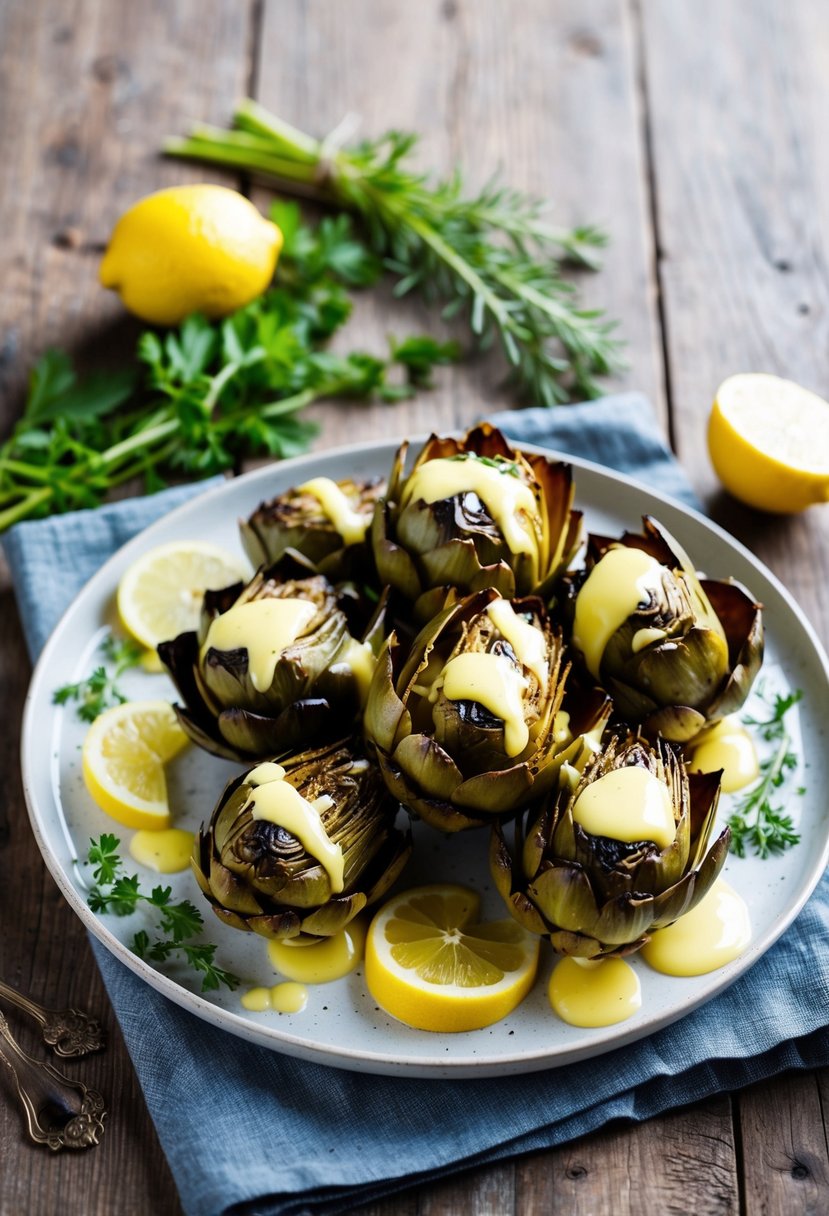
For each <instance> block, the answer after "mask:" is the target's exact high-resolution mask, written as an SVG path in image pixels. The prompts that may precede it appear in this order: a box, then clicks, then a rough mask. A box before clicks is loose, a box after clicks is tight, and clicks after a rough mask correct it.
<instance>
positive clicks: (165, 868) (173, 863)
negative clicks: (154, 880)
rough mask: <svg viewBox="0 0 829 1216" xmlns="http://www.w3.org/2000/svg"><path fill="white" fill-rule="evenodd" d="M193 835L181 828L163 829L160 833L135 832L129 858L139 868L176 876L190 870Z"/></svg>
mask: <svg viewBox="0 0 829 1216" xmlns="http://www.w3.org/2000/svg"><path fill="white" fill-rule="evenodd" d="M192 852H193V833H192V832H185V831H184V829H183V828H164V829H162V830H161V831H160V832H151V831H141V832H136V833H135V835H134V836H133V838H132V840H131V841H130V856H131V857H132V859H133V860H134V861H137V862H138V864H139V865H140V866H146V868H147V869H148V870H155V871H156V872H157V873H158V874H178V873H180V872H181V871H182V870H188V869H189V868H190V856H191V854H192Z"/></svg>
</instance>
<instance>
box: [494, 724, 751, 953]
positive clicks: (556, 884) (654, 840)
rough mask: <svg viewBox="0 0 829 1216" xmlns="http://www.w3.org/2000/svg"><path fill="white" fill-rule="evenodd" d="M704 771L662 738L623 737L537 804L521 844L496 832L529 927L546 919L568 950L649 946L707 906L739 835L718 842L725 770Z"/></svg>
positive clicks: (513, 899) (506, 889) (509, 898)
mask: <svg viewBox="0 0 829 1216" xmlns="http://www.w3.org/2000/svg"><path fill="white" fill-rule="evenodd" d="M696 777H697V775H696V774H692V775H691V777H690V778H689V775H688V773H687V772H686V769H685V765H684V762H683V760H682V758H681V756H680V755H679V753H678V751H677V750H676V749H675V748H673V747H672V746H671V745H670V744H669V743H666V742H664V741H663V740H661V739H660V740H658V741H657V742H656V743H655V744H650V743H649V742H648V741H647V740H645V739H642V738H638V737H636V736H633V735H627V736H621V735H618V734H617V735H613V736H611V737H610V739H609V740H608V741H607V743H606V744H605V746H604V748H603V750H602V751H601V752H596V753H594V754H593V755H592V756H591V758H590V759H589V760H588V761H587V763H586V765H585V767H584V771H583V772H582V774H581V775H580V776H579V778H578V780H577V781H575V782H574V783H572V784H569V783H566V784H563V785H562V788H561V790H560V791H559V793H558V795H557V796H556V797H554V798H550V799H548V800H547V801H546V802H545V803H544V804H543V805H542V806H541V809H540V810H539V811H537V812H528V814H527V820H528V823H527V827H526V830H524V828H523V825H522V826H521V827H520V829H517V831H516V841H515V847H514V849H513V850H512V852H511V851H510V849H509V846H508V844H507V841H506V837H505V835H504V832H503V830H502V829H501V828H500V827H496V828H495V829H494V831H493V841H492V845H491V848H490V867H491V870H492V875H493V880H494V882H495V885H496V887H497V888H498V891H499V893H500V894H501V896H502V898H503V899H504V900H505V902H506V904H507V906H508V907H509V908H510V911H511V912H512V914H513V915H514V916H516V919H518V920H519V921H520V923H521V924H524V925H525V926H527V925H528V924H529V923H530V922H531V921H532V920H533V919H534V917H535V916H537V917H538V918H540V920H541V922H542V924H543V930H542V932H543V933H545V934H546V935H547V936H549V938H550V941H551V942H552V944H553V946H554V947H555V949H556V950H559V951H560V952H562V953H565V954H574V955H578V956H581V957H584V958H596V957H598V956H599V955H605V954H627V953H630V952H631V951H632V950H636V949H639V947H640V946H642V945H644V943H645V941H646V940H647V938H648V935H649V934H650V933H651V932H652V931H653V930H654V929H655V928H659V927H661V926H662V925H663V924H665V923H668V922H669V921H670V920H671V919H676V917H677V916H679V915H682V914H683V912H685V911H689V910H690V909H691V908H692V907H693V906H695V904H696V903H697V902H698V901H699V900H700V899H701V898H702V896H703V895H704V894H705V892H706V891H707V890H709V889H710V887H711V885H712V884H713V882H714V880H715V879H716V877H717V874H718V873H719V871H720V869H721V867H722V863H723V860H724V857H725V853H724V852H723V848H724V847H725V848H727V841H726V842H725V845H724V844H723V838H722V837H721V838H720V839H719V840H718V841H717V842H716V844H715V845H714V846H713V847H712V848H711V849H710V850H708V841H709V837H710V833H711V830H712V827H713V823H714V818H715V815H716V806H717V798H718V794H719V775H718V774H717V775H713V776H712V775H711V774H706V775H705V778H704V780H703V781H699V780H697V779H696ZM527 902H529V904H531V905H532V909H533V911H531V912H529V913H528V910H527V906H526V905H527Z"/></svg>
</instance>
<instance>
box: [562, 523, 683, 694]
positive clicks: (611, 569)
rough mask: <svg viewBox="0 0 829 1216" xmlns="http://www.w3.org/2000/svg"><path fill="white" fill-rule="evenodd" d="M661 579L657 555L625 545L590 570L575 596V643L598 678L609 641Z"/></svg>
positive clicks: (611, 551) (643, 603)
mask: <svg viewBox="0 0 829 1216" xmlns="http://www.w3.org/2000/svg"><path fill="white" fill-rule="evenodd" d="M661 579H662V566H661V565H660V564H659V562H658V561H657V560H656V559H655V558H653V557H651V556H650V554H648V553H644V552H643V551H642V550H641V549H630V548H627V547H622V546H619V547H618V548H611V549H608V551H607V553H605V555H604V557H603V558H601V560H600V561H598V562H597V563H596V565H595V566H594V567H593V569H592V570H591V571H590V573H589V575H588V576H587V578H586V579H585V581H584V585H583V586H582V588H581V590H580V591H579V593H578V596H577V597H576V611H575V616H574V619H573V642H574V644H575V645H576V646H577V647H578V649H579V650H580V651H581V652H582V654H583V655H584V661H585V663H586V664H587V669H588V671H589V672H590V673H591V675H593V676H595V677H596V679H598V678H599V674H600V671H599V669H600V667H601V663H602V656H603V654H604V652H605V647H606V646H607V643H608V642H609V641H610V639H611V638H612V637H613V635H614V633H615V632H616V630H617V629H619V628H620V627H621V626H622V625H624V623H625V621H626V620H627V619H628V617H629V616H631V615H632V614H633V613H634V612H636V609H637V608H639V607H640V606H644V605H646V604H648V602H649V600H650V591H651V589H657V588H658V587H659V586H660V583H661ZM640 632H642V631H641V630H640Z"/></svg>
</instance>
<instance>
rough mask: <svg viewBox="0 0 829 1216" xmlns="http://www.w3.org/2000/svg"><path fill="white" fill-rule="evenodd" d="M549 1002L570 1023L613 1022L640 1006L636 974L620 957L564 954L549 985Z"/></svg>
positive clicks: (640, 997) (608, 1023) (639, 992)
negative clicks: (593, 957)
mask: <svg viewBox="0 0 829 1216" xmlns="http://www.w3.org/2000/svg"><path fill="white" fill-rule="evenodd" d="M548 996H549V998H550V1004H551V1005H552V1007H553V1009H554V1011H555V1012H556V1013H557V1014H558V1016H559V1017H560V1018H561V1019H562V1020H563V1021H565V1022H568V1023H569V1024H570V1025H571V1026H583V1027H585V1028H593V1027H596V1026H614V1025H615V1024H616V1023H617V1022H624V1021H625V1020H626V1019H627V1018H630V1017H633V1015H634V1014H635V1013H637V1012H638V1011H639V1010H640V1009H641V1007H642V988H641V985H640V983H639V976H638V975H637V974H636V972H635V971H634V970H633V968H632V967H631V966H630V965H629V964H628V963H626V962H625V961H624V959H621V958H606V959H598V960H594V959H580V958H563V959H562V960H561V961H560V962H559V963H557V964H556V966H555V968H554V970H553V974H552V976H551V977H550V985H549V988H548Z"/></svg>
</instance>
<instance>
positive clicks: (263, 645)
mask: <svg viewBox="0 0 829 1216" xmlns="http://www.w3.org/2000/svg"><path fill="white" fill-rule="evenodd" d="M316 612H317V609H316V607H315V606H314V605H313V604H312V603H310V602H309V601H308V600H299V599H287V598H286V599H278V598H277V599H263V600H250V601H248V602H247V603H245V604H237V605H235V606H234V607H233V608H229V609H228V611H227V612H223V613H222V615H221V616H217V617H216V619H215V621H213V622H212V624H211V625H210V628H209V629H208V631H207V637H206V638H205V641H204V645H203V646H202V649H201V654H202V658H204V656H205V655H206V654H207V652H208V650H211V649H212V650H225V651H227V650H241V649H244V650H247V652H248V674H249V675H250V679H251V683H252V684H253V687H254V688H255V689H256V691H257V692H267V690H268V689H269V688H270V686H271V683H272V682H273V673H274V671H275V669H276V664H277V662H278V660H279V656H280V655H281V654H282V651H283V650H285V648H286V647H287V646H290V645H291V643H292V642H295V641H296V639H297V638H298V637H299V636H300V634H301V633H302V632H303V630H304V629H306V628H307V627H308V625H309V624H310V623H311V621H312V620H313V618H314V616H315V615H316Z"/></svg>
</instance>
